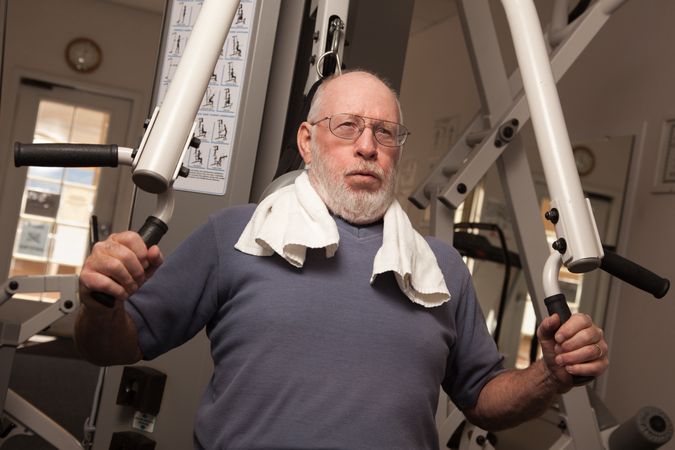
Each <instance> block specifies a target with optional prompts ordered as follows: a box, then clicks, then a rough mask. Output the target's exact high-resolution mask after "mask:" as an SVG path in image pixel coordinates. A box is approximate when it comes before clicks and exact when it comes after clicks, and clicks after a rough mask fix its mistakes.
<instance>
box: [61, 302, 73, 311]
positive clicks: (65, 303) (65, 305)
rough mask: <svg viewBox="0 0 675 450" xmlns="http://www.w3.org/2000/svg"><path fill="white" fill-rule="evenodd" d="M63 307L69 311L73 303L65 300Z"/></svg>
mask: <svg viewBox="0 0 675 450" xmlns="http://www.w3.org/2000/svg"><path fill="white" fill-rule="evenodd" d="M63 306H64V307H65V308H66V309H71V308H72V307H73V301H72V300H66V301H65V302H63Z"/></svg>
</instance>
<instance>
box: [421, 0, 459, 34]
mask: <svg viewBox="0 0 675 450" xmlns="http://www.w3.org/2000/svg"><path fill="white" fill-rule="evenodd" d="M455 15H457V2H456V1H455V0H415V6H414V7H413V17H412V23H411V25H410V34H411V35H414V34H416V33H419V32H420V31H423V30H426V29H427V28H429V27H432V26H434V25H436V24H438V23H440V22H443V21H444V20H446V19H447V18H448V17H451V16H455Z"/></svg>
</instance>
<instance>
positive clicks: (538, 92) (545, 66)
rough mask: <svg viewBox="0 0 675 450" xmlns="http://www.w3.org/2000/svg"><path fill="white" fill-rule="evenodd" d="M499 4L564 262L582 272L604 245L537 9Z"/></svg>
mask: <svg viewBox="0 0 675 450" xmlns="http://www.w3.org/2000/svg"><path fill="white" fill-rule="evenodd" d="M502 4H503V6H504V9H505V11H506V17H507V19H508V22H509V27H510V29H511V36H512V37H513V42H514V46H515V50H516V57H517V59H518V65H519V67H520V73H521V76H522V78H523V87H524V89H525V92H526V93H527V103H528V106H529V109H530V115H531V119H532V125H533V127H534V133H535V137H536V139H537V143H538V147H539V153H540V155H541V161H542V165H543V167H544V173H545V175H546V181H547V184H548V189H549V193H550V195H551V205H552V206H553V207H554V208H557V209H558V211H559V214H560V220H559V221H558V223H557V224H556V232H557V234H558V237H560V238H564V239H565V241H566V244H567V246H566V249H565V251H564V253H563V263H564V264H565V265H566V266H567V267H568V268H570V270H572V271H578V272H586V271H589V270H592V269H594V268H596V267H598V266H599V265H600V261H601V259H602V256H603V251H602V245H601V242H600V237H599V235H598V231H597V228H596V226H595V220H594V219H593V215H592V213H591V212H590V209H589V208H590V206H589V204H588V202H587V201H586V199H585V198H584V195H583V190H582V189H581V182H580V181H579V175H578V173H577V170H576V165H575V162H574V157H573V156H572V145H571V143H570V140H569V136H568V135H567V128H566V126H565V119H564V117H563V113H562V107H561V106H560V99H559V98H558V92H557V90H556V87H555V79H554V77H553V73H552V71H551V66H550V61H549V57H548V52H547V51H546V46H545V44H544V38H543V32H542V30H541V25H540V24H539V18H538V16H537V11H536V9H535V7H534V3H533V1H532V0H502Z"/></svg>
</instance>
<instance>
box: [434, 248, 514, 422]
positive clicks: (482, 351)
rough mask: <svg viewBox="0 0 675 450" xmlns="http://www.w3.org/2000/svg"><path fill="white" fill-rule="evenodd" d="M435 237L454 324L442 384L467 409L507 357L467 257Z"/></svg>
mask: <svg viewBox="0 0 675 450" xmlns="http://www.w3.org/2000/svg"><path fill="white" fill-rule="evenodd" d="M435 241H436V242H434V244H435V245H433V248H436V249H437V248H438V247H439V245H442V246H443V249H442V250H441V251H438V252H437V258H438V262H439V265H440V267H441V270H442V271H443V273H444V275H445V278H446V284H447V286H448V289H449V290H450V295H451V299H450V313H451V314H452V319H451V320H452V321H454V328H455V339H454V342H453V343H452V346H451V348H450V352H449V356H448V361H447V364H446V373H445V379H444V380H443V383H442V386H443V389H444V390H445V392H446V393H447V394H448V395H449V396H450V398H451V399H452V401H453V402H454V403H455V405H457V407H459V408H460V409H465V408H469V407H472V406H474V405H475V404H476V402H477V401H478V395H479V394H480V391H481V389H483V386H485V384H486V383H487V382H488V381H490V380H491V379H492V378H494V377H495V376H496V375H497V374H499V373H500V372H502V371H504V366H503V360H504V358H503V356H502V355H501V354H500V353H499V350H498V349H497V346H496V344H495V342H494V339H493V338H492V336H491V335H490V333H489V331H488V329H487V325H486V323H485V317H484V316H483V311H482V310H481V308H480V304H479V303H478V300H477V299H476V292H475V290H474V287H473V283H472V280H471V275H470V273H469V270H468V269H467V267H466V265H465V264H464V261H463V260H462V258H461V256H460V255H459V253H458V252H457V251H456V250H455V249H453V248H449V247H448V245H447V244H444V243H440V244H439V242H440V241H438V240H435Z"/></svg>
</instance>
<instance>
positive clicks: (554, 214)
mask: <svg viewBox="0 0 675 450" xmlns="http://www.w3.org/2000/svg"><path fill="white" fill-rule="evenodd" d="M544 217H545V218H546V220H549V221H550V222H551V223H552V224H554V225H555V224H556V223H558V220H560V213H558V210H557V209H556V208H552V209H551V210H550V211H546V214H544Z"/></svg>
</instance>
